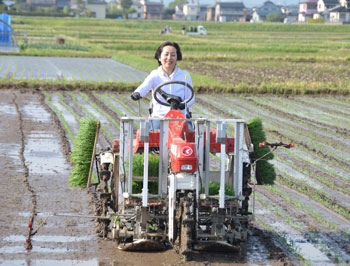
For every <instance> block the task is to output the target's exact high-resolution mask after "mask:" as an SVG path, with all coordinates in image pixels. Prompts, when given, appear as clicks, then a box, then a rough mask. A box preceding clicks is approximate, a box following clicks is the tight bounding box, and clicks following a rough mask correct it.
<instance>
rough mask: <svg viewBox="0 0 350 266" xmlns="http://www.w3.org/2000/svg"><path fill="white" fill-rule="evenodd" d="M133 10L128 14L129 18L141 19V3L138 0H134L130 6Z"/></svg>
mask: <svg viewBox="0 0 350 266" xmlns="http://www.w3.org/2000/svg"><path fill="white" fill-rule="evenodd" d="M130 8H132V9H135V12H133V13H130V14H128V18H129V19H143V4H141V3H140V1H139V0H134V1H133V2H132V5H131V7H130Z"/></svg>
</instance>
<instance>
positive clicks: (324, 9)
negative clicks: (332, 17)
mask: <svg viewBox="0 0 350 266" xmlns="http://www.w3.org/2000/svg"><path fill="white" fill-rule="evenodd" d="M338 5H339V1H338V0H318V1H317V13H315V14H314V16H313V18H314V19H318V18H324V19H325V21H326V22H328V21H329V12H328V10H329V9H332V8H334V7H336V6H338Z"/></svg>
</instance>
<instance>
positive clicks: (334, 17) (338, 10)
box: [328, 2, 350, 24]
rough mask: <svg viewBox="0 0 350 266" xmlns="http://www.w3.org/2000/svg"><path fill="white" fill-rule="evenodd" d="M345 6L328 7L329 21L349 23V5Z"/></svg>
mask: <svg viewBox="0 0 350 266" xmlns="http://www.w3.org/2000/svg"><path fill="white" fill-rule="evenodd" d="M348 4H349V2H348V3H347V4H346V6H340V5H339V6H336V7H334V8H331V9H329V11H328V12H329V22H331V23H342V24H350V8H349V7H350V5H348Z"/></svg>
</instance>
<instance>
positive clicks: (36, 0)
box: [26, 0, 56, 7]
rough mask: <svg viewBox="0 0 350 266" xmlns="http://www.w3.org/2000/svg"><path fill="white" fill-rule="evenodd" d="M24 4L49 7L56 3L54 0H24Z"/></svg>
mask: <svg viewBox="0 0 350 266" xmlns="http://www.w3.org/2000/svg"><path fill="white" fill-rule="evenodd" d="M26 4H27V5H33V6H37V7H39V6H40V7H51V6H55V5H56V0H26Z"/></svg>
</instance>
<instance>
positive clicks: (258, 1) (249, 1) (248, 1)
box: [151, 0, 299, 8]
mask: <svg viewBox="0 0 350 266" xmlns="http://www.w3.org/2000/svg"><path fill="white" fill-rule="evenodd" d="M151 1H154V2H156V1H157V0H151ZM172 1H173V0H163V3H164V5H165V6H167V5H168V4H169V3H170V2H172ZM188 1H189V2H190V1H192V0H188ZM193 1H194V3H196V2H197V1H199V4H203V5H206V4H208V5H210V4H212V5H214V4H215V2H216V1H215V0H193ZM265 1H266V0H244V1H242V2H243V3H244V5H245V6H246V7H249V8H252V7H259V6H261V5H262V4H263V3H264V2H265ZM220 2H239V0H229V1H228V0H225V1H220ZM272 2H273V3H275V4H276V5H284V6H286V5H297V4H298V3H299V1H298V0H272Z"/></svg>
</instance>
